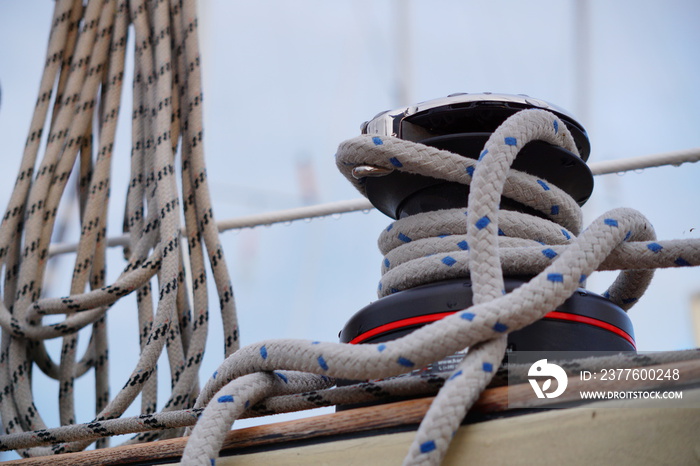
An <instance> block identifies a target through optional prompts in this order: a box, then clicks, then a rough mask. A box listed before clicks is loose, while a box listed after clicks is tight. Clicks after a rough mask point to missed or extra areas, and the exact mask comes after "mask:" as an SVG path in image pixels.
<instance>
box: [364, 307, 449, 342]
mask: <svg viewBox="0 0 700 466" xmlns="http://www.w3.org/2000/svg"><path fill="white" fill-rule="evenodd" d="M455 312H457V311H450V312H438V313H437V314H425V315H422V316H415V317H409V318H407V319H401V320H397V321H395V322H389V323H388V324H384V325H380V326H379V327H374V328H373V329H372V330H367V331H366V332H364V333H361V334H359V335H358V336H356V337H355V338H353V339H352V340H350V344H351V345H355V344H357V343H362V342H363V341H365V340H366V339H368V338H372V337H373V336H375V335H379V334H380V333H384V332H390V331H392V330H400V329H402V328H404V327H410V326H412V325H418V324H427V323H430V322H435V321H437V320H440V319H442V318H444V317H447V316H449V315H452V314H454V313H455Z"/></svg>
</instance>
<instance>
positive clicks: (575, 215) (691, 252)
mask: <svg viewBox="0 0 700 466" xmlns="http://www.w3.org/2000/svg"><path fill="white" fill-rule="evenodd" d="M532 140H544V141H547V142H549V143H552V144H555V145H558V146H562V147H564V148H567V149H568V150H570V151H572V152H574V153H577V152H576V148H575V146H574V144H573V140H572V138H571V136H570V134H569V132H568V130H567V129H566V127H565V126H564V124H563V123H562V122H561V121H560V120H559V119H558V118H557V117H556V116H554V115H553V114H551V113H549V112H546V111H542V110H527V111H522V112H519V113H517V114H515V115H513V116H512V117H511V118H509V119H508V120H507V121H506V122H505V123H503V125H501V126H500V127H499V128H498V129H497V130H496V131H495V132H494V133H493V135H492V136H491V138H490V139H489V140H488V142H487V143H486V146H485V148H484V151H483V152H482V154H481V157H480V160H479V161H474V160H471V159H467V158H464V157H461V156H458V155H456V154H453V153H450V152H447V151H442V150H438V149H435V148H432V147H428V146H424V145H422V144H417V143H413V142H409V141H404V140H400V139H397V138H390V137H378V136H360V137H358V138H354V139H351V140H349V141H346V142H344V143H342V144H341V145H340V148H339V151H338V154H337V161H338V166H339V167H340V169H341V171H342V172H343V173H344V174H345V175H346V177H347V178H348V179H349V180H351V181H352V182H353V183H355V185H356V186H357V187H358V189H359V190H360V191H361V192H363V181H362V180H354V178H353V177H352V175H351V171H352V168H353V167H354V166H357V165H373V166H378V167H384V168H389V169H398V170H402V171H406V172H408V173H417V174H422V175H428V176H433V177H435V178H440V179H446V180H449V181H456V182H460V183H464V184H469V185H470V195H469V196H470V197H469V202H468V205H469V208H468V210H467V212H464V211H463V210H451V211H438V212H433V213H428V214H420V215H416V216H413V217H408V218H406V219H402V220H399V221H397V222H394V223H393V224H392V225H390V226H389V228H387V230H386V231H385V232H383V233H382V236H381V238H380V249H382V252H384V253H385V254H386V257H385V260H384V264H383V270H384V271H385V272H386V273H385V274H384V276H383V277H382V281H381V282H380V286H379V294H380V296H383V295H385V294H389V293H393V292H396V291H400V290H401V289H404V288H410V287H413V286H417V285H420V284H423V283H427V282H430V281H437V280H442V279H445V278H452V277H455V276H465V275H467V274H470V275H471V279H472V282H473V285H474V305H473V306H472V307H470V308H469V309H466V310H463V311H460V312H457V313H456V314H454V315H452V316H450V317H447V318H445V319H443V320H441V321H438V322H435V323H433V324H431V325H427V326H425V327H422V328H420V329H418V330H416V331H414V332H413V333H411V334H409V335H407V336H404V337H402V338H399V339H397V340H393V341H390V342H385V343H381V344H366V345H356V346H355V345H347V344H338V343H325V342H316V341H314V342H310V341H299V340H271V341H267V342H262V343H259V344H255V345H250V346H247V347H244V348H242V349H241V350H239V351H238V352H236V353H234V354H233V355H232V356H230V357H229V358H228V359H227V360H226V361H225V362H224V364H223V365H222V366H221V367H220V369H219V370H218V371H217V374H216V377H214V378H212V379H210V380H209V381H208V382H207V384H206V385H205V387H204V388H203V391H202V393H201V394H200V397H199V399H198V400H197V404H196V405H195V406H196V408H201V407H204V406H206V408H205V410H204V413H203V414H202V418H201V419H200V421H199V422H198V424H197V425H196V427H195V428H194V430H193V432H192V435H191V437H190V440H189V442H188V444H187V447H186V449H185V453H184V455H183V464H188V465H189V464H192V465H199V464H201V465H205V464H211V462H213V461H214V459H215V458H216V457H217V455H218V450H219V449H220V447H221V442H222V441H223V434H222V433H221V431H219V430H217V429H224V428H225V429H228V427H229V426H230V423H231V422H232V421H233V420H234V419H235V418H236V417H237V416H238V415H239V414H240V413H241V412H242V411H243V409H244V408H245V406H248V405H251V404H252V403H255V402H256V401H258V400H259V399H261V397H262V396H264V394H271V393H272V392H273V391H274V390H275V389H276V388H275V387H276V386H279V385H281V384H282V383H290V381H291V380H292V376H291V375H288V376H286V377H285V378H284V382H280V380H279V378H274V377H267V379H266V380H265V381H263V380H262V379H256V381H257V383H258V387H257V389H258V390H259V391H255V390H252V389H251V385H250V382H248V380H249V379H248V377H250V376H251V375H252V374H256V373H260V372H268V371H274V370H279V369H287V370H294V371H300V372H308V373H314V374H321V375H328V376H331V377H339V378H344V379H351V380H352V379H354V380H358V379H359V380H362V379H378V378H386V377H391V376H393V375H398V374H402V373H405V372H408V371H411V370H413V369H417V368H420V367H424V366H426V365H428V364H430V363H432V362H435V361H437V360H440V359H442V358H444V357H446V356H448V355H450V354H454V353H455V352H457V351H460V350H463V349H465V348H467V347H468V348H469V351H468V352H467V355H466V357H465V358H464V360H463V361H462V363H461V364H460V365H459V367H458V368H457V369H456V370H455V371H454V373H453V374H451V376H450V377H449V378H448V379H447V381H446V382H445V384H444V386H443V387H442V388H441V390H440V392H439V393H438V395H437V397H436V399H435V401H434V402H433V404H432V406H431V408H430V410H429V412H428V414H427V415H426V417H425V419H424V420H423V422H422V423H421V426H420V428H419V430H418V433H417V435H416V438H415V440H414V442H413V444H412V446H411V449H410V451H409V453H408V456H407V457H406V460H405V464H437V463H439V462H440V461H441V459H442V458H443V457H444V454H445V452H446V451H447V448H448V446H449V441H450V439H451V437H452V435H453V433H454V432H455V430H456V429H457V427H458V426H459V423H460V422H461V421H462V419H463V418H464V415H465V414H466V412H467V410H468V409H469V407H470V406H471V405H472V404H473V403H474V402H475V401H476V399H477V398H478V396H479V394H480V393H481V391H482V390H483V388H484V387H485V386H486V385H487V384H488V383H489V381H490V380H491V379H492V377H493V376H494V374H495V373H496V369H497V368H498V366H499V364H500V362H501V360H502V359H503V354H504V351H505V338H506V334H507V333H508V332H511V331H514V330H518V329H520V328H522V327H524V326H526V325H528V324H530V323H532V322H534V321H536V320H538V319H540V318H542V317H543V316H544V314H546V313H547V312H549V311H550V310H551V309H554V308H556V307H557V306H559V305H560V304H562V303H563V302H564V301H565V300H566V299H568V298H569V297H570V296H571V294H572V293H573V292H574V291H575V290H576V289H577V288H578V287H579V285H580V284H581V283H582V282H584V281H585V279H586V277H588V276H589V275H590V274H591V273H592V272H593V271H595V270H596V269H597V268H599V267H600V266H601V264H603V263H604V262H606V261H607V265H606V267H608V268H618V269H620V268H623V269H624V268H627V269H628V270H624V271H623V272H621V273H620V275H619V276H618V278H617V280H615V282H614V283H613V285H612V286H611V287H610V289H609V290H608V291H607V292H606V296H608V297H609V298H610V299H611V300H612V301H613V302H615V303H617V304H619V305H620V306H621V307H622V308H623V309H629V308H630V307H631V306H632V305H633V304H634V303H635V302H636V301H637V300H638V299H639V297H640V296H641V294H642V293H643V292H644V290H645V289H646V287H647V285H648V283H649V280H650V278H651V273H652V272H651V270H640V269H641V267H642V266H640V265H634V263H633V261H631V260H629V258H628V257H627V255H629V254H630V251H635V253H637V254H638V255H639V256H640V257H643V258H644V259H643V260H640V261H639V263H642V262H644V263H645V264H647V265H645V266H643V267H644V268H646V269H652V268H655V267H677V266H687V265H700V241H695V240H691V241H683V242H674V243H672V244H671V243H668V242H663V243H660V242H657V241H655V240H654V233H653V229H652V227H651V225H650V224H649V223H648V222H647V221H646V219H645V218H644V217H643V216H642V215H641V214H639V213H637V212H636V211H633V210H631V209H615V210H613V211H611V212H608V213H607V214H605V215H604V216H602V217H600V218H598V219H597V220H596V221H594V222H593V223H592V224H591V225H590V226H589V227H588V228H587V229H586V230H585V231H583V232H582V233H580V230H581V213H580V210H579V208H578V206H577V205H576V203H575V202H574V201H573V199H571V198H570V197H569V196H568V195H566V194H565V193H564V192H563V191H561V190H560V189H559V188H557V187H556V186H554V185H551V184H549V183H547V182H546V181H545V180H541V179H537V178H536V177H533V176H531V175H527V174H525V173H520V172H515V171H512V170H509V167H510V164H511V163H512V161H513V159H514V158H515V156H516V155H517V153H518V151H519V150H520V149H521V148H522V147H523V146H524V145H525V144H527V143H528V142H529V141H532ZM501 195H505V196H507V197H510V198H512V199H514V200H517V201H518V202H520V203H522V204H525V205H527V206H529V207H532V208H534V209H536V210H538V211H539V212H541V213H542V214H543V215H544V216H545V217H547V218H549V219H550V220H545V219H540V218H538V217H533V216H529V215H525V214H520V213H517V212H505V211H500V210H498V204H499V201H500V198H501ZM465 213H466V215H465ZM577 235H578V236H577ZM514 236H515V238H513V237H514ZM518 236H520V238H518ZM499 240H500V241H499ZM547 241H548V242H549V244H552V245H549V244H545V243H546V242H547ZM499 243H502V244H500V246H502V249H499ZM627 245H634V246H633V247H632V248H626V246H627ZM618 249H619V250H622V251H623V252H617V250H618ZM506 251H507V252H506ZM502 252H503V254H502V255H503V257H501V253H502ZM531 259H537V260H531ZM645 261H646V262H645ZM631 262H632V263H631ZM502 264H503V265H502ZM504 273H508V274H517V273H527V274H537V275H536V276H535V277H534V278H533V279H532V280H530V282H528V283H527V284H525V285H522V286H521V287H519V288H517V289H516V290H514V291H512V292H511V293H508V294H505V291H504V288H503V274H504ZM296 377H300V378H304V377H308V376H305V375H302V374H299V375H297V376H296ZM296 377H295V380H296ZM214 432H218V434H215V433H214Z"/></svg>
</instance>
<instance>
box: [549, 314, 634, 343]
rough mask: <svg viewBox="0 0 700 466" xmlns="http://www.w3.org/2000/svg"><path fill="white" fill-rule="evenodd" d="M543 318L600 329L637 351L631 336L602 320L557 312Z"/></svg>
mask: <svg viewBox="0 0 700 466" xmlns="http://www.w3.org/2000/svg"><path fill="white" fill-rule="evenodd" d="M544 318H545V319H554V320H568V321H570V322H580V323H582V324H588V325H593V326H594V327H600V328H602V329H604V330H607V331H609V332H613V333H614V334H616V335H619V336H621V337H622V338H624V339H625V340H627V341H628V342H630V344H631V345H632V346H634V349H637V345H636V344H635V342H634V338H632V336H631V335H630V334H629V333H627V332H625V331H624V330H622V329H621V328H619V327H615V326H614V325H612V324H609V323H607V322H604V321H602V320H598V319H594V318H593V317H586V316H580V315H578V314H569V313H568V312H559V311H552V312H550V313H548V314H545V316H544Z"/></svg>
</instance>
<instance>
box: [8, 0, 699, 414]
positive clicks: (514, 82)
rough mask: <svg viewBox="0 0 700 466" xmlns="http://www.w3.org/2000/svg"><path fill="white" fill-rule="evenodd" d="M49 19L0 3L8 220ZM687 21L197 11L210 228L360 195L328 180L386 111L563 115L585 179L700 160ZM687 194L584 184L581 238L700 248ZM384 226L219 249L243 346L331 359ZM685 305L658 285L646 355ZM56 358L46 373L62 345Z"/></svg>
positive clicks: (631, 10) (131, 343)
mask: <svg viewBox="0 0 700 466" xmlns="http://www.w3.org/2000/svg"><path fill="white" fill-rule="evenodd" d="M52 9H53V2H52V1H49V0H25V1H22V2H18V1H11V0H0V86H1V87H2V103H1V104H0V141H2V145H1V146H0V162H1V163H2V170H0V206H3V207H4V205H5V204H6V203H7V200H8V199H9V195H10V192H11V190H12V186H13V184H14V178H15V175H16V172H17V168H18V165H19V160H20V157H21V154H22V148H23V146H24V141H25V137H26V133H27V130H28V127H29V122H30V118H31V113H32V110H33V107H34V102H35V100H36V93H37V89H38V85H39V78H40V74H41V70H42V67H43V61H44V54H45V48H46V42H47V39H48V32H49V24H50V20H51V14H52ZM697 18H700V3H698V2H696V1H694V0H685V1H683V0H667V1H664V2H660V1H655V0H616V1H607V0H606V1H603V0H591V1H583V0H582V1H575V0H569V1H560V0H530V1H527V2H522V1H516V0H510V1H506V0H496V1H490V2H481V1H476V0H469V1H465V0H433V1H427V0H423V1H419V0H336V1H333V2H328V1H323V0H294V1H281V0H278V1H272V0H268V1H257V2H254V1H250V0H247V1H242V0H240V1H230V0H202V1H201V2H200V23H199V30H200V40H201V46H202V55H203V72H204V87H205V89H204V91H205V130H206V131H205V148H206V152H207V160H208V172H209V180H210V183H211V189H212V197H213V201H214V212H215V215H216V217H217V218H218V219H224V218H228V217H233V216H239V215H247V214H252V213H259V212H262V211H270V210H278V209H285V208H290V207H297V206H301V205H308V204H313V203H320V202H330V201H336V200H345V199H351V198H356V197H358V194H357V193H356V192H355V191H354V189H353V188H352V187H351V186H350V184H349V183H348V182H347V181H346V180H345V179H344V178H343V177H342V176H341V175H340V174H339V172H338V171H337V170H336V168H335V162H334V153H335V150H336V148H337V145H338V143H340V142H341V141H343V140H345V139H348V138H350V137H353V136H356V135H357V134H359V127H360V124H361V123H362V122H363V121H365V120H368V119H370V118H372V117H373V116H374V115H375V114H376V113H378V112H380V111H383V110H387V109H390V108H395V107H400V106H403V105H408V104H410V103H414V102H418V101H423V100H429V99H433V98H437V97H442V96H446V95H448V94H451V93H455V92H482V91H493V92H502V93H513V94H517V93H524V94H528V95H530V96H533V97H538V98H541V99H544V100H547V101H549V102H552V103H554V104H556V105H558V106H561V107H563V108H565V109H568V110H569V111H571V112H572V113H573V114H574V115H576V116H577V117H578V119H579V121H580V122H581V123H583V125H584V126H585V127H586V129H587V130H588V134H589V137H590V139H591V144H592V153H591V157H590V161H591V162H598V161H602V160H608V159H617V158H625V157H631V156H638V155H647V154H652V153H658V152H665V151H671V150H677V149H686V148H692V147H698V146H700V132H699V131H698V128H699V127H700V126H699V125H700V88H699V85H698V83H700V47H699V46H698V44H700V28H698V27H697ZM131 48H133V47H131ZM130 70H131V65H130V64H129V65H128V69H127V71H128V72H129V71H130ZM130 102H131V90H130V87H129V86H128V85H127V86H126V88H125V90H124V97H123V107H122V118H121V121H120V128H119V138H120V139H118V142H117V146H116V151H115V155H114V167H113V188H112V198H111V204H110V226H109V235H110V236H115V235H119V234H120V233H121V215H122V212H123V210H124V198H125V192H126V180H127V175H128V165H129V162H128V160H129V151H130V139H129V138H130V135H129V130H130V105H131V104H130ZM699 180H700V164H696V165H687V164H686V165H684V166H682V167H680V168H676V167H665V168H659V169H649V170H645V171H644V172H642V173H628V174H625V175H624V176H618V175H608V176H603V177H597V178H596V180H595V181H596V188H595V191H594V194H593V196H592V198H591V200H590V201H589V203H588V204H587V205H586V207H585V215H586V217H585V222H584V223H585V224H588V223H590V221H591V220H592V219H594V218H595V217H597V216H599V215H601V214H603V213H604V212H605V211H607V210H609V209H611V208H614V207H621V206H626V207H632V208H635V209H637V210H640V211H641V212H642V213H644V214H645V215H646V216H647V217H648V218H649V219H650V221H651V222H652V223H653V224H654V226H655V227H656V230H657V234H658V236H659V238H660V239H675V238H691V237H693V238H697V237H698V236H699V234H700V209H698V208H697V202H698V199H700V196H699V195H700V183H699ZM64 211H65V213H64V214H63V215H64V217H65V218H66V219H67V227H66V231H65V234H64V237H63V241H72V240H76V239H77V236H78V233H79V228H78V227H77V210H76V211H75V213H74V214H72V215H73V218H72V219H71V214H70V209H69V208H67V207H66V208H65V209H64ZM336 217H337V218H336ZM388 223H389V219H388V218H386V217H385V216H383V215H382V214H380V213H378V212H376V211H371V212H368V213H365V214H363V213H353V214H344V215H340V216H335V217H329V218H325V219H322V220H312V221H308V222H306V221H299V222H294V223H292V224H289V225H275V226H270V227H257V228H254V229H244V230H241V231H232V232H227V233H224V234H223V235H222V238H223V244H224V248H225V252H226V254H227V258H228V262H229V266H230V272H231V276H232V281H233V285H234V291H235V293H236V301H237V304H238V312H239V318H240V324H241V337H242V343H243V344H248V343H252V342H255V341H259V340H263V339H268V338H279V337H285V338H305V339H315V340H326V341H337V335H338V331H339V330H340V329H341V328H342V326H343V325H344V323H345V322H346V321H347V320H348V319H349V318H350V316H351V315H352V314H353V313H355V312H356V311H357V310H359V309H360V308H361V307H363V306H365V305H367V304H368V303H370V302H371V301H372V300H374V299H376V295H375V290H376V284H377V282H378V280H379V270H380V260H381V256H380V254H379V253H378V251H377V249H376V239H377V236H378V234H379V232H380V230H381V229H382V228H384V227H385V226H386V225H387V224H388ZM73 257H74V256H73V255H65V256H62V257H61V258H60V259H57V260H54V261H53V262H54V263H55V264H56V265H55V267H54V270H55V271H58V272H54V274H53V275H52V277H53V278H52V282H51V284H50V285H49V286H48V287H47V292H48V293H49V294H50V295H52V296H59V295H64V294H65V293H66V291H67V289H68V281H67V280H69V277H70V274H69V273H68V271H69V270H70V269H71V267H72V266H73V264H72V260H73ZM110 260H111V262H110V263H109V268H108V274H109V277H110V281H111V280H113V279H114V278H115V277H116V276H117V275H118V274H119V272H120V269H121V267H122V265H123V261H122V259H121V253H120V252H119V251H118V250H113V251H111V252H110ZM613 276H614V275H613V274H612V273H605V274H602V273H599V274H596V275H594V276H593V277H592V278H591V279H590V280H589V282H588V288H589V289H590V290H591V291H594V292H599V293H600V292H602V291H604V290H605V289H606V287H607V285H608V284H610V283H611V282H612V279H613ZM698 291H700V269H673V270H660V271H658V272H657V274H656V278H655V280H654V282H653V283H652V286H651V288H650V290H649V291H648V292H647V294H646V295H645V296H644V298H643V299H641V300H640V302H639V304H637V305H636V306H635V307H634V308H633V309H632V310H631V311H630V313H631V315H632V319H633V322H634V325H635V333H636V337H637V344H638V348H639V350H640V351H658V350H673V349H681V348H689V347H693V346H695V345H697V344H698V342H696V341H694V340H693V332H692V327H691V317H690V302H691V298H690V297H691V295H692V294H694V293H697V292H698ZM214 294H215V293H214V292H213V288H212V295H214ZM216 303H217V301H216V297H215V296H212V310H211V312H210V316H211V317H212V324H211V331H210V337H209V340H210V344H209V346H208V353H207V355H206V358H205V362H204V367H203V369H202V373H201V378H202V379H205V378H206V377H208V376H209V375H210V374H211V373H212V372H213V371H214V370H215V369H216V367H217V365H218V364H219V363H220V362H221V359H222V357H223V349H222V348H223V345H222V344H221V332H220V327H219V325H218V324H217V320H218V317H217V316H216V309H217V304H216ZM109 325H110V332H111V335H112V336H111V355H112V359H111V371H112V383H113V393H116V392H117V391H118V389H119V388H121V386H122V385H123V383H124V381H125V380H126V378H127V377H128V374H129V372H130V370H131V368H132V367H133V365H134V364H135V361H136V356H137V354H138V343H137V333H138V331H137V326H136V312H135V300H134V298H131V297H128V298H125V299H124V300H123V302H121V303H120V304H119V305H117V306H115V307H114V308H113V309H112V310H111V311H110V314H109ZM86 342H87V337H85V338H82V339H81V343H82V344H83V345H84V344H85V343H86ZM50 347H51V348H52V349H53V350H54V354H56V355H58V348H59V342H58V341H56V342H50ZM162 367H163V369H162V372H163V374H162V376H161V377H160V384H161V386H162V389H163V390H162V392H163V395H162V396H161V397H160V401H161V403H162V401H163V400H164V399H166V393H167V392H168V391H169V380H167V379H168V374H167V364H166V365H165V366H162ZM90 379H91V376H88V377H87V379H85V380H81V381H79V382H78V384H77V386H78V389H79V390H83V391H84V395H80V398H79V399H80V402H79V404H82V405H83V406H81V410H80V412H79V413H78V421H80V422H84V421H87V420H90V419H91V416H92V410H93V408H92V406H93V398H92V397H93V396H94V395H93V394H92V391H91V385H92V381H91V380H90ZM34 384H35V393H38V394H40V395H41V396H40V399H39V400H37V405H38V407H39V410H40V412H41V413H42V416H43V417H44V419H45V420H46V422H47V423H49V424H50V425H56V424H57V420H56V419H57V414H56V413H57V410H58V408H57V402H56V398H57V387H56V384H55V383H54V382H50V381H48V380H47V379H45V378H43V377H41V376H38V375H37V376H36V377H35V381H34ZM81 393H82V392H81ZM130 413H131V414H136V410H132V411H130ZM275 420H277V419H275Z"/></svg>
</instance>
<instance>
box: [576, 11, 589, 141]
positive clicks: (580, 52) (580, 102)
mask: <svg viewBox="0 0 700 466" xmlns="http://www.w3.org/2000/svg"><path fill="white" fill-rule="evenodd" d="M590 26H591V20H590V5H589V3H588V1H587V0H576V2H575V3H574V67H575V68H574V71H575V93H576V95H575V96H574V105H575V113H576V117H577V118H578V119H579V121H580V122H581V123H582V124H583V126H584V127H586V128H587V127H589V126H590V125H591V124H592V122H591V35H590V31H591V27H590Z"/></svg>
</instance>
